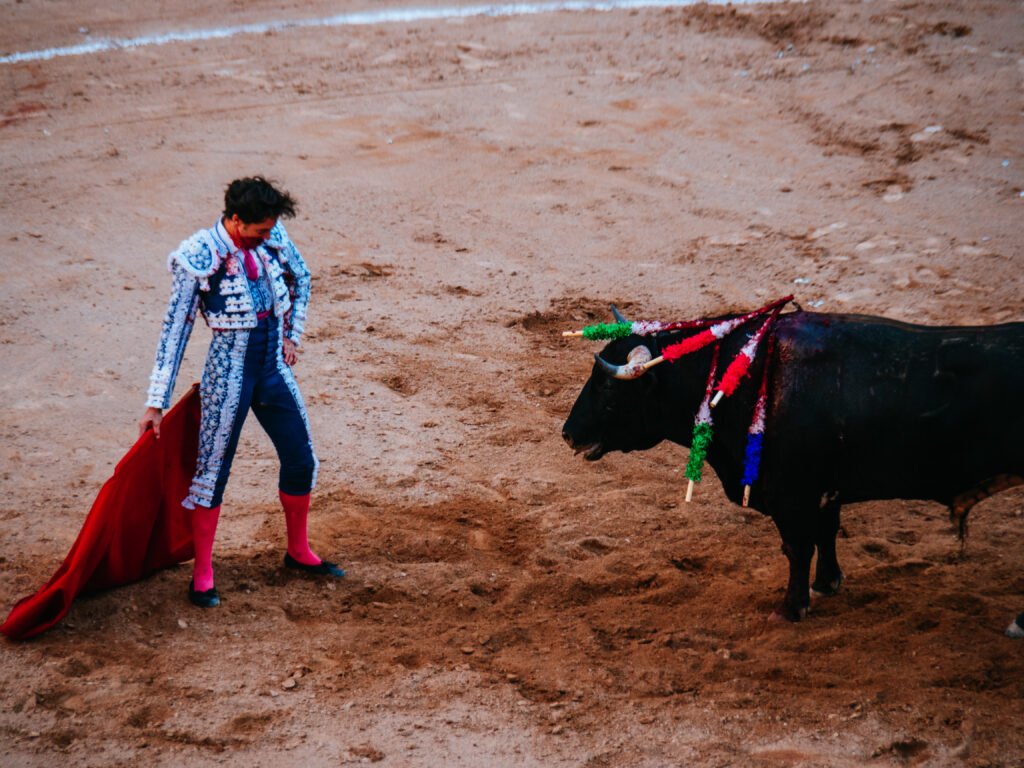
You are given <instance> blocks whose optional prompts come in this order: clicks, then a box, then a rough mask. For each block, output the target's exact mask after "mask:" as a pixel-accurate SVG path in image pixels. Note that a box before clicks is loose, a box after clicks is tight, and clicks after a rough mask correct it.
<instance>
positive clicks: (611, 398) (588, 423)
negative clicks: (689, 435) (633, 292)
mask: <svg viewBox="0 0 1024 768" xmlns="http://www.w3.org/2000/svg"><path fill="white" fill-rule="evenodd" d="M612 311H613V312H614V313H615V319H616V321H618V322H626V321H625V319H624V318H623V317H622V315H620V314H618V311H617V310H616V309H615V308H614V307H612ZM652 357H653V355H652V353H651V350H650V349H649V348H648V346H647V345H646V344H645V342H644V341H643V339H641V338H640V337H637V336H630V337H628V338H625V339H618V340H616V341H613V342H611V343H610V344H608V345H607V346H606V347H605V348H604V349H603V350H602V351H601V353H600V354H598V355H594V359H595V363H594V369H593V371H592V372H591V374H590V379H589V380H588V381H587V383H586V384H585V385H584V387H583V391H582V392H580V394H579V397H577V398H576V403H575V404H574V405H573V407H572V411H571V412H570V413H569V418H568V419H567V420H566V422H565V425H564V426H563V427H562V437H563V438H564V439H565V441H566V442H567V443H568V444H569V446H570V447H571V448H573V449H574V450H575V451H576V453H583V455H584V458H586V459H587V460H588V461H596V460H597V459H599V458H601V457H602V456H603V455H604V454H606V453H608V452H609V451H641V450H646V449H648V448H652V447H654V446H655V445H657V444H658V443H659V442H661V441H662V440H664V439H665V438H666V437H667V433H666V430H665V423H664V422H665V419H664V416H662V417H661V418H659V417H658V412H659V410H660V408H659V405H658V402H657V396H656V392H657V389H658V374H657V372H656V371H654V370H651V371H645V369H643V367H642V366H643V364H644V363H646V362H648V361H650V360H651V358H652Z"/></svg>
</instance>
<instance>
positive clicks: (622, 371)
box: [594, 344, 651, 381]
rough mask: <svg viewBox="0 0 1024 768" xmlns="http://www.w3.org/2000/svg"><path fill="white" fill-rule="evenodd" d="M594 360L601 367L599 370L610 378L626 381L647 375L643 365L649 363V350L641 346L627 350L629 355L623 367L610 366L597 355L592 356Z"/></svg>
mask: <svg viewBox="0 0 1024 768" xmlns="http://www.w3.org/2000/svg"><path fill="white" fill-rule="evenodd" d="M594 359H595V360H596V361H597V364H598V365H599V366H601V370H603V371H604V372H605V373H607V374H608V375H609V376H611V377H612V378H614V379H625V380H627V381H628V380H629V379H637V378H640V377H641V376H643V375H644V374H645V373H647V368H645V367H644V364H645V363H649V362H650V361H651V350H649V349H648V348H647V347H645V346H644V345H643V344H641V345H639V346H636V347H633V348H632V349H631V350H629V354H628V355H626V364H625V365H612V364H611V363H609V362H608V361H607V360H605V359H604V358H603V357H601V356H600V355H598V354H595V355H594Z"/></svg>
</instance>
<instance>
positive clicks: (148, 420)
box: [139, 408, 164, 440]
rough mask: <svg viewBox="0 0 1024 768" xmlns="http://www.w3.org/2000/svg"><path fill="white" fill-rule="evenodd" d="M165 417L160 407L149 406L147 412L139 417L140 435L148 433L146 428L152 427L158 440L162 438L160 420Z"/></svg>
mask: <svg viewBox="0 0 1024 768" xmlns="http://www.w3.org/2000/svg"><path fill="white" fill-rule="evenodd" d="M163 417H164V412H163V411H162V410H161V409H160V408H147V409H146V412H145V413H144V414H143V415H142V418H141V419H139V437H142V436H143V435H144V434H146V430H147V429H149V428H150V427H152V428H153V437H155V438H156V439H157V440H159V439H160V421H161V420H162V419H163Z"/></svg>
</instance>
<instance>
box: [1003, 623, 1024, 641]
mask: <svg viewBox="0 0 1024 768" xmlns="http://www.w3.org/2000/svg"><path fill="white" fill-rule="evenodd" d="M1018 621H1020V619H1017V620H1016V621H1014V622H1013V623H1012V624H1010V626H1008V627H1007V628H1006V632H1005V633H1004V634H1005V635H1006V636H1007V637H1024V627H1022V626H1021V625H1020V624H1018V623H1017V622H1018Z"/></svg>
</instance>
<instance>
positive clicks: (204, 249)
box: [167, 229, 227, 279]
mask: <svg viewBox="0 0 1024 768" xmlns="http://www.w3.org/2000/svg"><path fill="white" fill-rule="evenodd" d="M226 256H227V254H226V253H223V252H221V250H220V249H218V248H217V243H216V241H215V240H214V239H213V236H212V235H211V234H210V231H209V230H208V229H201V230H199V231H198V232H196V233H195V234H194V235H192V236H191V237H189V238H186V239H185V240H182V241H181V245H179V246H178V247H177V249H176V250H174V251H172V252H171V255H170V256H168V257H167V269H168V271H169V270H171V269H172V268H173V266H174V263H175V262H177V263H178V264H179V265H181V267H182V268H183V269H185V271H186V272H189V273H190V274H192V275H194V276H195V277H197V278H200V279H202V278H206V277H209V276H210V275H212V274H213V273H214V272H216V271H217V269H218V267H220V265H221V262H223V261H224V258H225V257H226Z"/></svg>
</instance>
